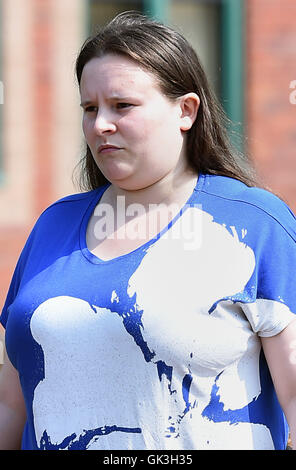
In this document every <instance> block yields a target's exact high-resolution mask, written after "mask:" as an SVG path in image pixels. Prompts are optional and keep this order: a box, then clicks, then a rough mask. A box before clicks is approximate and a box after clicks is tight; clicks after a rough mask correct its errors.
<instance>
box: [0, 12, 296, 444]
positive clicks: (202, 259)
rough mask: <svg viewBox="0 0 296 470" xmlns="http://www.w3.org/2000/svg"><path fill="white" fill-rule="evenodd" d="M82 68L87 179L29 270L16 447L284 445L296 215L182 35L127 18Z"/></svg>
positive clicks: (18, 342) (16, 284)
mask: <svg viewBox="0 0 296 470" xmlns="http://www.w3.org/2000/svg"><path fill="white" fill-rule="evenodd" d="M76 72H77V78H78V83H79V87H80V94H81V106H82V108H83V131H84V135H85V139H86V143H87V152H86V156H85V159H84V160H83V176H84V180H83V181H84V184H85V185H86V189H87V191H86V192H84V193H80V194H76V195H73V196H70V197H66V198H64V199H62V200H60V201H58V202H56V203H55V204H53V205H52V206H50V207H49V208H48V209H47V210H46V211H45V212H44V213H43V214H42V215H41V217H40V218H39V220H38V222H37V224H36V225H35V227H34V229H33V231H32V233H31V235H30V237H29V239H28V241H27V244H26V246H25V248H24V250H23V252H22V254H21V257H20V260H19V262H18V265H17V267H16V270H15V273H14V277H13V280H12V283H11V287H10V290H9V293H8V296H7V300H6V303H5V306H4V309H3V312H2V316H1V322H2V324H3V326H4V327H5V328H6V348H7V353H8V354H7V356H6V360H5V365H4V367H3V371H2V379H1V387H0V402H1V408H0V409H1V424H0V426H1V433H0V435H1V438H0V444H1V447H2V448H14V447H17V448H18V446H19V439H20V436H21V434H22V448H23V449H68V450H73V449H284V448H285V447H286V443H287V431H288V428H287V425H286V420H285V417H284V414H283V411H284V413H285V416H286V418H287V420H288V422H289V426H290V431H291V435H292V440H293V442H294V445H295V413H296V406H295V404H296V386H295V383H296V381H295V360H294V359H295V357H294V351H293V347H295V341H296V326H295V325H296V324H295V322H294V318H295V317H294V312H295V306H296V293H295V289H294V276H293V274H292V273H293V271H294V269H295V268H294V267H295V261H296V247H295V236H296V230H295V228H296V223H295V217H294V215H293V214H292V213H291V211H290V210H289V208H288V207H287V206H286V205H285V204H284V203H283V202H282V201H281V200H279V199H278V198H277V197H276V196H274V195H272V194H271V193H269V192H267V191H265V190H262V189H258V188H256V187H255V185H254V180H253V177H252V172H251V170H249V169H248V167H247V165H246V163H245V162H244V161H243V160H242V159H241V158H240V156H239V155H236V154H235V152H234V151H233V149H232V148H231V146H230V144H229V142H228V139H227V133H226V131H225V125H223V124H222V121H221V116H222V113H221V111H220V108H219V106H218V104H217V103H216V101H215V99H214V97H213V96H212V94H211V92H210V90H209V87H208V84H207V80H206V78H205V75H204V73H203V71H202V68H201V66H200V64H199V62H198V59H197V57H196V55H195V53H194V51H193V50H192V48H191V47H190V46H189V44H188V43H187V41H186V40H185V39H184V38H183V37H182V36H180V35H179V34H178V33H176V32H175V31H173V30H171V29H170V28H167V27H165V26H163V25H161V24H159V23H156V22H154V21H152V20H150V19H148V18H146V17H144V16H142V15H140V14H138V13H133V12H126V13H123V14H120V15H119V16H117V17H116V18H115V19H114V20H113V21H112V22H111V23H110V24H109V25H107V26H106V27H105V28H104V29H103V30H102V31H101V32H99V33H98V34H97V35H96V36H94V37H93V38H90V39H89V40H88V41H86V43H85V44H84V45H83V47H82V50H81V52H80V54H79V57H78V59H77V63H76ZM271 376H272V378H273V382H272V379H271ZM275 389H276V392H277V396H276V395H275ZM278 400H279V402H280V404H281V405H279V402H278ZM282 410H283V411H282ZM23 427H24V430H23Z"/></svg>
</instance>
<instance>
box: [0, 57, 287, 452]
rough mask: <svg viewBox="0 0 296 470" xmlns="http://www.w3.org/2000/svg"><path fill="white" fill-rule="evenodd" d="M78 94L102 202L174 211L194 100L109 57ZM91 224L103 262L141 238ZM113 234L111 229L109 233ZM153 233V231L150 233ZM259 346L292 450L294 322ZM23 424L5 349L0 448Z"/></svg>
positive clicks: (93, 64) (88, 72)
mask: <svg viewBox="0 0 296 470" xmlns="http://www.w3.org/2000/svg"><path fill="white" fill-rule="evenodd" d="M99 77H100V78H99ZM131 90H132V91H131ZM80 92H81V101H82V106H83V110H84V115H83V130H84V134H85V138H86V141H87V143H88V145H89V147H90V149H91V151H92V154H93V157H94V159H95V161H96V163H97V165H98V166H99V168H100V169H101V171H102V172H103V173H104V174H105V175H106V176H107V178H108V179H109V181H110V182H111V186H110V187H109V188H108V190H107V191H106V192H105V193H104V196H103V200H102V202H106V203H108V204H110V205H111V206H112V207H113V208H114V210H115V209H116V198H117V197H118V196H119V195H121V196H124V197H125V198H126V206H129V205H130V204H132V203H140V204H142V205H143V206H144V207H146V208H148V207H149V204H151V203H155V204H160V203H165V204H166V205H169V204H173V203H175V204H176V207H177V206H178V205H179V206H182V205H183V204H184V203H185V202H186V200H187V199H188V197H189V196H190V194H191V193H192V190H193V188H194V186H195V184H196V179H197V175H196V174H193V173H192V171H190V170H189V168H188V165H187V163H186V154H185V143H186V132H187V131H188V130H189V129H190V128H191V126H192V124H193V122H194V121H195V119H196V116H197V112H198V107H199V98H198V96H197V95H196V94H195V93H188V94H186V95H184V96H182V97H180V98H179V99H178V100H176V101H170V100H168V99H167V98H166V97H165V96H164V95H163V93H162V92H161V90H160V88H159V86H158V84H157V82H156V80H155V78H154V77H153V76H152V75H151V74H149V73H148V72H146V71H145V70H143V69H141V68H140V67H139V66H138V65H137V64H136V63H134V62H132V61H130V60H128V59H126V58H123V57H120V56H114V55H112V56H111V55H106V56H103V57H102V58H100V59H98V58H97V59H93V60H92V61H90V62H89V63H88V64H86V66H85V68H84V71H83V75H82V80H81V87H80ZM105 144H110V145H111V147H110V148H109V150H107V148H105V150H103V151H102V150H101V151H100V148H101V146H102V145H105ZM112 146H113V147H112ZM173 215H174V214H170V217H172V216H173ZM147 220H149V210H147V213H146V214H145V216H143V215H142V216H139V217H131V218H130V219H129V220H126V223H127V224H130V223H141V224H144V225H145V224H147ZM95 222H96V218H95V215H93V216H92V217H91V219H90V222H89V226H88V230H87V244H88V247H89V249H90V250H91V251H92V252H93V253H94V254H96V255H97V256H99V257H101V258H103V259H110V258H112V257H115V256H119V255H121V254H124V253H128V252H129V251H131V250H133V249H134V248H136V247H137V246H138V245H140V244H143V243H144V241H145V240H144V241H143V240H140V241H139V240H128V239H127V238H126V239H123V240H122V239H120V240H117V239H116V237H115V238H113V239H111V240H110V239H109V240H108V239H107V238H102V239H97V237H95V236H94V234H93V232H94V230H93V229H94V224H95ZM121 229H122V227H118V226H115V231H120V230H121ZM158 230H159V227H155V232H157V231H158ZM150 235H151V232H150ZM261 342H262V347H263V350H264V353H265V356H266V359H267V363H268V366H269V369H270V371H271V375H272V378H273V382H274V385H275V389H276V392H277V396H278V399H279V401H280V404H281V406H282V409H283V411H284V413H285V415H286V418H287V420H288V423H289V427H290V432H291V438H292V445H293V448H295V449H296V321H293V322H292V323H290V324H289V325H288V326H287V327H286V328H285V329H284V330H283V331H282V332H281V333H279V334H278V335H276V336H273V337H270V338H261ZM294 350H295V354H294ZM25 419H26V410H25V404H24V399H23V395H22V391H21V386H20V382H19V376H18V372H17V371H16V369H15V368H14V366H13V365H12V364H11V362H10V360H9V358H8V356H7V354H6V351H5V357H4V365H3V366H2V368H1V371H0V450H6V449H20V445H21V435H22V432H23V427H24V423H25Z"/></svg>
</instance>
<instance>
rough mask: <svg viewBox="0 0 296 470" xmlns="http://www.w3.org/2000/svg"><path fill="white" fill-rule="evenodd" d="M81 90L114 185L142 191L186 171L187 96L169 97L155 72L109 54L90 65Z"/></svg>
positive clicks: (87, 122) (93, 143) (87, 120)
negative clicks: (184, 102) (184, 106)
mask: <svg viewBox="0 0 296 470" xmlns="http://www.w3.org/2000/svg"><path fill="white" fill-rule="evenodd" d="M80 93H81V104H82V107H83V110H84V112H83V132H84V135H85V139H86V142H87V144H88V146H89V148H90V150H91V152H92V155H93V158H94V160H95V162H96V164H97V166H98V167H99V169H100V170H101V172H102V173H103V174H104V176H105V177H106V178H107V179H108V180H109V181H110V182H111V183H113V184H115V185H117V186H119V187H120V188H122V189H131V190H134V189H142V188H145V187H147V186H150V185H151V184H153V183H155V182H157V181H159V180H160V179H162V178H163V177H164V176H166V175H167V174H168V173H170V172H182V171H185V168H186V167H187V164H186V161H185V150H184V148H185V142H184V130H187V128H186V122H187V123H188V119H187V121H186V120H185V119H184V114H185V113H184V109H183V110H182V106H181V99H178V100H177V101H176V102H173V101H171V100H169V99H168V98H166V97H165V96H164V95H163V93H162V92H161V90H160V88H159V86H158V84H157V82H156V79H155V78H154V76H153V75H152V74H151V73H149V72H147V71H145V70H144V69H143V68H141V67H140V66H139V65H138V64H137V63H136V62H134V61H132V60H130V59H129V58H126V57H124V56H120V55H115V54H114V55H113V54H106V55H104V56H103V57H100V58H94V59H92V60H90V61H89V62H88V63H87V64H86V65H85V67H84V69H83V72H82V76H81V82H80Z"/></svg>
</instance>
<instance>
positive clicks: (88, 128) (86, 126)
mask: <svg viewBox="0 0 296 470" xmlns="http://www.w3.org/2000/svg"><path fill="white" fill-rule="evenodd" d="M82 131H83V134H84V137H85V139H86V140H87V141H89V140H90V139H91V135H92V125H91V122H90V120H89V119H88V118H87V117H84V118H83V119H82Z"/></svg>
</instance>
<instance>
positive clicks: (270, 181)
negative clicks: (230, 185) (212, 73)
mask: <svg viewBox="0 0 296 470" xmlns="http://www.w3.org/2000/svg"><path fill="white" fill-rule="evenodd" d="M246 11H247V31H246V33H247V44H246V46H247V49H246V51H247V54H246V72H247V81H246V109H247V116H246V121H247V123H248V129H247V131H248V136H249V152H250V154H251V155H252V156H253V158H254V161H255V164H256V166H257V169H258V171H259V174H260V175H261V176H262V178H263V181H264V182H265V183H267V185H268V186H269V188H270V189H271V190H273V191H275V192H276V193H277V194H278V195H279V196H281V197H282V198H283V199H285V200H286V202H288V203H289V205H290V206H291V207H292V208H293V210H294V211H296V105H295V104H294V105H293V104H292V103H291V102H290V100H289V97H290V94H291V92H292V90H291V89H290V88H289V87H290V83H291V81H293V80H296V2H295V0H246Z"/></svg>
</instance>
